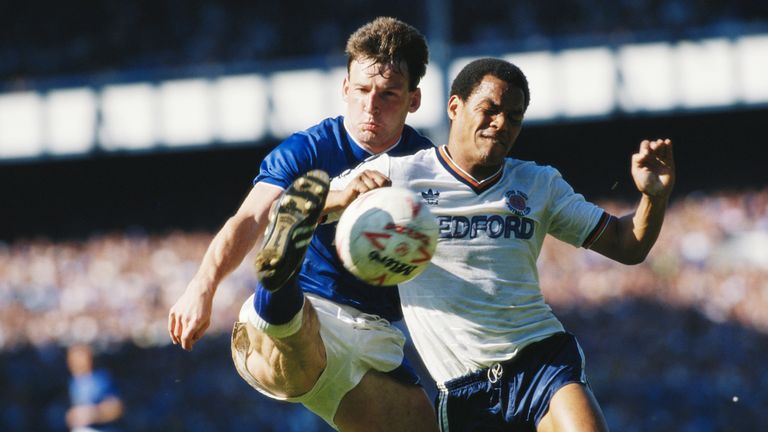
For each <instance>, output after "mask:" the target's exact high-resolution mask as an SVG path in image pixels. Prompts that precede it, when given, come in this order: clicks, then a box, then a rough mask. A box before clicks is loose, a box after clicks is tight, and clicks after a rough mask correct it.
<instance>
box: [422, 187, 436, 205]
mask: <svg viewBox="0 0 768 432" xmlns="http://www.w3.org/2000/svg"><path fill="white" fill-rule="evenodd" d="M421 197H422V198H423V199H424V202H426V203H427V204H428V205H437V203H438V199H439V198H440V192H439V191H438V190H437V189H435V190H434V191H433V190H432V189H427V191H426V192H422V193H421Z"/></svg>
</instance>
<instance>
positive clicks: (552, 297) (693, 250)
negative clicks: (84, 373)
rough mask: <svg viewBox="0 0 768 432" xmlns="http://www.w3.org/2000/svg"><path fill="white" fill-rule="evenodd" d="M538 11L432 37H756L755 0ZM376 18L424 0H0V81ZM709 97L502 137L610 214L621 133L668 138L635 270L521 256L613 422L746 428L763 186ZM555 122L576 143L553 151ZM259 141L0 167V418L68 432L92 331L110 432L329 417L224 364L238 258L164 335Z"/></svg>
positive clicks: (748, 148)
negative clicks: (190, 320)
mask: <svg viewBox="0 0 768 432" xmlns="http://www.w3.org/2000/svg"><path fill="white" fill-rule="evenodd" d="M426 1H427V0H425V4H427V3H426ZM436 3H439V2H438V1H437V0H435V2H432V3H430V4H436ZM556 3H557V8H556V9H554V6H553V5H554V4H555V3H554V2H536V1H533V0H524V1H516V2H505V1H502V0H488V1H485V2H476V1H471V0H452V1H448V2H444V4H445V6H446V7H447V8H448V10H449V18H450V20H451V26H450V27H451V28H452V29H453V30H452V31H451V32H450V34H449V35H448V36H449V38H450V39H449V41H448V42H449V43H450V44H451V45H452V47H453V48H455V49H456V50H457V51H462V52H472V51H477V52H488V51H489V50H493V49H494V48H495V47H499V46H504V50H507V51H509V50H511V49H515V48H520V49H529V48H539V49H540V48H545V49H557V48H559V47H561V46H564V45H579V44H583V43H585V41H594V40H598V39H599V40H601V41H603V42H607V43H611V42H612V41H645V40H653V39H654V38H659V39H663V40H675V39H677V38H685V37H707V36H731V35H741V34H749V33H752V32H763V33H765V32H768V4H766V2H764V1H760V0H744V1H739V2H733V1H730V2H729V1H724V0H714V1H706V2H704V1H697V0H667V1H659V0H640V1H630V0H621V1H614V2H607V1H598V0H567V1H562V2H556ZM42 11H45V12H44V13H43V12H42ZM489 11H490V12H492V13H489ZM379 14H388V15H395V16H398V17H400V18H402V19H404V20H406V21H408V22H409V23H412V24H414V25H416V26H417V27H419V28H423V29H426V28H428V26H429V24H428V22H429V17H428V14H429V10H428V7H427V6H419V7H414V4H413V2H411V1H406V0H395V1H390V2H387V5H383V4H374V3H369V2H357V1H353V0H341V1H339V0H337V1H334V2H331V1H328V0H318V1H315V2H308V3H305V4H303V7H301V8H296V7H293V6H291V3H289V2H282V3H280V2H267V1H265V0H255V1H247V2H246V1H241V0H232V1H227V2H219V1H214V0H191V1H185V2H182V1H179V0H159V1H147V0H139V1H134V2H99V1H96V0H76V1H74V2H53V1H44V2H26V3H25V2H2V3H0V90H2V91H5V90H23V89H31V88H39V86H40V85H43V86H44V85H45V83H48V82H57V83H66V82H67V81H68V80H69V79H71V78H72V77H78V78H77V79H78V80H80V81H82V80H83V79H88V77H90V76H94V77H96V76H97V77H99V79H100V80H103V79H105V78H104V77H109V76H111V75H121V76H123V75H125V74H138V75H141V74H143V73H146V72H147V71H157V70H164V71H168V70H175V71H181V70H183V71H185V72H184V73H188V72H189V70H190V69H192V70H194V69H195V68H198V67H207V66H214V67H216V66H221V65H226V66H227V67H233V65H236V64H239V63H253V62H261V61H278V60H279V61H287V60H286V59H293V58H309V57H311V58H313V59H315V60H317V61H318V62H322V61H323V60H322V59H324V58H328V57H339V56H340V55H341V54H342V53H341V47H343V45H344V40H345V37H346V35H347V34H348V33H349V32H350V31H351V30H353V29H354V28H356V27H357V26H358V25H359V24H360V23H361V22H363V21H365V20H367V19H369V18H370V17H371V16H373V15H379ZM286 17H289V18H286ZM478 22H482V25H477V23H478ZM84 77H85V78H84ZM41 83H42V84H41ZM725 111H728V112H707V113H695V114H687V115H685V116H675V115H673V116H670V117H663V118H662V117H650V116H648V117H647V118H640V119H629V120H628V119H607V120H600V121H594V122H591V123H580V124H567V125H544V126H537V127H533V128H530V129H526V130H525V131H524V133H523V135H521V148H520V149H515V151H516V152H517V153H516V155H517V156H518V157H521V158H526V159H534V160H537V161H540V162H542V163H548V164H552V165H554V166H556V167H558V168H559V169H561V171H562V172H563V174H564V175H565V177H566V178H567V179H569V181H571V182H572V184H574V186H575V187H576V189H577V190H580V191H583V192H584V193H585V195H587V196H588V197H589V198H590V199H595V200H596V201H598V202H601V203H603V204H604V205H605V206H606V207H608V208H609V209H612V210H613V209H622V208H625V207H626V206H627V199H631V197H632V196H633V195H632V191H631V186H630V185H628V183H627V181H626V171H627V167H628V159H627V158H628V154H629V153H628V150H627V149H628V147H627V146H632V147H633V146H634V145H635V142H636V141H637V140H639V139H640V138H643V137H645V135H646V134H650V135H651V136H657V135H663V134H665V133H667V132H668V131H669V130H672V131H674V133H673V138H675V139H676V142H677V143H679V144H680V146H679V147H678V148H677V152H678V153H677V155H678V156H679V157H678V164H679V173H680V174H679V181H678V189H677V191H676V193H675V195H674V199H673V203H672V207H671V209H670V212H669V215H668V218H667V221H666V222H665V227H664V230H663V231H662V234H661V237H660V239H659V242H658V244H657V245H656V247H655V249H654V250H653V252H652V253H651V255H650V257H649V259H648V260H647V261H646V262H645V263H644V264H642V265H639V266H635V267H631V268H627V267H623V266H619V265H616V264H613V263H611V262H610V261H608V260H605V259H603V258H601V257H599V256H597V255H596V254H594V253H591V252H587V251H581V250H575V249H573V248H570V247H568V246H564V245H562V244H560V243H558V242H556V241H549V240H548V241H547V245H546V246H545V248H544V253H543V254H542V257H541V259H540V263H539V264H540V265H539V268H540V276H541V282H542V286H543V287H544V292H545V296H546V297H547V299H548V301H549V302H550V303H551V304H552V305H553V307H554V308H555V311H556V313H557V314H558V316H560V317H561V318H562V320H563V321H564V323H565V325H566V327H567V328H568V329H569V330H571V331H572V332H573V333H575V334H576V335H577V336H578V337H579V340H580V342H581V344H582V345H583V347H584V349H585V352H586V357H587V372H588V374H589V377H590V381H591V384H592V386H593V387H594V389H595V393H596V395H597V397H598V399H599V400H600V402H601V405H602V407H603V409H604V411H605V414H606V417H607V420H608V423H609V425H610V426H611V429H612V430H615V431H629V432H633V431H638V432H641V431H642V432H646V431H681V432H688V431H690V432H694V431H695V432H709V431H711V432H715V431H751V430H760V428H761V427H763V425H764V422H765V413H764V410H765V407H766V406H768V369H766V368H764V367H762V365H761V359H766V358H768V316H766V314H765V313H764V311H765V310H766V308H768V282H766V281H768V246H766V245H768V241H766V237H768V234H766V233H768V189H766V187H768V183H766V181H765V171H764V163H763V162H762V161H763V159H762V158H760V157H758V156H757V155H758V150H757V149H756V145H755V141H748V140H746V139H742V138H739V137H738V136H734V132H733V131H737V133H740V134H743V137H755V136H760V137H762V136H763V135H764V134H763V132H762V129H763V128H762V124H763V123H764V118H765V110H762V111H761V110H752V111H741V110H740V107H731V109H729V110H725ZM673 114H674V113H673ZM574 136H578V137H585V140H586V141H588V142H587V144H588V145H589V147H587V148H588V149H591V151H586V150H585V147H584V146H578V145H574V144H573V142H572V141H571V139H570V138H571V137H574ZM616 143H621V144H616ZM259 144H260V145H261V146H260V147H257V146H251V147H249V148H240V149H234V150H233V149H216V148H213V149H207V150H205V151H197V152H190V153H184V152H181V153H175V154H152V153H150V154H142V155H121V154H116V155H102V154H93V155H89V156H88V157H87V158H86V159H83V160H75V161H69V160H57V161H46V160H40V161H34V160H33V161H23V162H20V163H19V164H12V163H9V164H4V165H0V192H1V194H0V196H1V197H2V200H0V430H2V431H63V430H66V426H65V424H64V420H63V419H64V412H65V410H66V407H67V406H68V401H67V394H66V390H67V389H66V385H67V379H68V375H67V370H66V364H65V347H66V346H67V345H69V344H71V343H73V342H88V343H90V344H92V345H93V346H94V347H95V349H96V352H97V361H98V362H99V363H101V364H103V365H104V366H106V367H108V368H109V370H110V371H111V372H112V374H113V376H114V377H115V379H116V380H117V384H118V387H119V388H120V390H121V393H122V397H123V399H124V401H125V403H126V413H127V414H126V416H125V419H124V420H123V426H124V429H125V430H129V431H134V430H135V431H219V430H220V431H235V432H237V431H251V430H254V429H253V428H254V425H258V428H259V429H258V430H263V431H273V430H274V431H302V432H304V431H313V430H316V431H327V430H329V429H328V427H327V426H326V425H325V424H323V423H322V421H321V420H319V419H318V418H316V417H314V416H313V415H311V414H310V413H308V412H307V411H306V410H304V409H303V408H301V407H299V406H294V405H288V404H279V403H276V402H273V401H270V400H268V399H266V398H264V397H261V396H260V395H258V394H257V393H255V392H254V391H252V390H251V389H250V388H249V387H248V386H247V384H245V383H244V382H243V381H242V380H240V379H239V378H238V376H237V374H236V373H235V371H234V368H233V367H232V364H231V359H230V354H229V348H228V344H229V340H228V338H229V336H228V332H229V330H230V328H231V327H230V326H231V323H232V320H233V317H234V316H235V314H236V312H237V310H238V309H239V304H240V302H241V301H242V299H243V298H244V297H246V296H247V295H248V294H249V291H250V289H251V286H252V283H253V275H252V273H251V272H250V269H249V268H248V266H247V265H244V266H243V267H242V268H241V269H239V270H238V271H237V272H235V273H234V274H233V275H232V276H231V277H230V278H229V279H227V280H226V282H225V283H224V286H222V287H221V288H220V294H219V297H218V298H217V301H216V303H215V305H214V307H215V311H214V316H213V322H212V328H211V332H212V333H211V335H209V336H208V337H206V338H205V339H203V340H202V341H201V342H200V344H199V345H198V346H197V347H196V348H195V350H194V351H193V352H191V353H185V352H182V351H181V350H180V349H178V348H177V347H173V346H171V345H170V341H169V339H168V336H167V330H166V317H167V313H168V308H169V306H170V305H171V302H172V301H173V300H174V299H175V298H176V296H177V295H178V294H179V293H180V292H181V290H183V289H184V286H185V284H186V283H187V282H188V281H189V279H190V277H191V275H192V273H193V272H194V271H195V270H196V268H197V265H198V263H199V260H200V257H201V256H202V254H203V251H204V248H205V247H206V245H207V242H208V241H209V240H210V238H211V235H212V233H213V232H214V230H215V229H216V227H217V226H218V225H220V224H221V223H222V222H223V221H224V218H225V217H226V215H227V214H229V213H230V211H231V210H232V209H233V208H234V206H236V205H237V203H238V202H239V200H240V199H241V198H242V196H243V195H244V194H245V193H246V191H247V188H248V186H249V184H250V179H251V178H252V176H253V175H254V174H255V171H256V169H257V167H258V163H259V161H260V158H261V157H263V154H264V152H265V151H266V150H268V148H269V147H270V146H271V145H273V144H275V143H274V142H266V143H259ZM622 158H624V159H622ZM625 159H626V163H625V162H624V161H625ZM169 167H173V169H174V171H173V172H172V173H171V172H169V171H168V170H169ZM201 172H205V173H208V175H200V173H201ZM596 173H600V175H599V176H596V175H595V174H596ZM606 179H609V180H606ZM411 354H412V355H413V354H414V353H413V352H412V353H411ZM421 374H422V376H423V377H424V378H426V381H427V382H426V386H427V389H428V390H429V391H430V392H431V393H432V394H434V391H435V390H434V386H432V385H431V384H430V383H429V380H428V376H427V375H426V372H425V371H424V370H423V369H422V370H421Z"/></svg>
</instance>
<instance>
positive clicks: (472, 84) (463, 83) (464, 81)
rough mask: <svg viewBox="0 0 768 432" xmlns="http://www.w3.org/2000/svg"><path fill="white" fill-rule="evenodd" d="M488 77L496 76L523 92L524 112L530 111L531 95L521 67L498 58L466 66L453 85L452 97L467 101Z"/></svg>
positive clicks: (481, 60) (476, 61) (482, 60)
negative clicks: (484, 78)
mask: <svg viewBox="0 0 768 432" xmlns="http://www.w3.org/2000/svg"><path fill="white" fill-rule="evenodd" d="M486 75H492V76H495V77H496V78H498V79H500V80H502V81H506V82H507V83H509V84H511V85H513V86H515V87H517V88H519V89H520V90H522V91H523V95H524V97H525V102H524V106H523V111H525V110H526V109H528V103H529V102H530V101H531V93H530V91H529V90H528V79H527V78H525V74H523V71H521V70H520V68H519V67H517V66H515V65H513V64H512V63H510V62H508V61H505V60H501V59H497V58H482V59H478V60H475V61H473V62H471V63H469V64H468V65H466V66H464V68H463V69H462V70H461V72H459V74H458V75H457V76H456V78H455V79H454V80H453V84H451V96H453V95H456V96H458V97H459V98H460V99H461V100H463V101H465V100H467V98H468V97H469V96H471V95H472V92H474V91H475V89H476V88H477V86H478V85H479V84H480V82H481V81H482V80H483V77H485V76H486Z"/></svg>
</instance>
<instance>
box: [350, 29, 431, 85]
mask: <svg viewBox="0 0 768 432" xmlns="http://www.w3.org/2000/svg"><path fill="white" fill-rule="evenodd" d="M345 52H346V54H347V72H349V66H350V65H351V64H352V61H353V60H362V59H372V60H373V61H374V62H375V63H376V64H381V65H388V64H389V65H393V66H395V68H397V69H398V70H399V67H400V64H401V63H403V62H405V64H406V66H407V68H408V89H409V90H410V91H413V90H416V88H417V87H418V86H419V81H421V79H422V78H423V77H424V74H425V73H426V72H427V63H428V62H429V50H428V48H427V41H426V39H425V38H424V35H422V34H421V33H420V32H419V31H418V30H417V29H416V28H415V27H413V26H411V25H409V24H406V23H404V22H402V21H400V20H398V19H395V18H390V17H379V18H376V19H375V20H373V21H371V22H369V23H368V24H365V25H364V26H362V27H360V28H359V29H357V30H356V31H355V32H354V33H352V35H351V36H350V37H349V39H348V40H347V48H346V50H345Z"/></svg>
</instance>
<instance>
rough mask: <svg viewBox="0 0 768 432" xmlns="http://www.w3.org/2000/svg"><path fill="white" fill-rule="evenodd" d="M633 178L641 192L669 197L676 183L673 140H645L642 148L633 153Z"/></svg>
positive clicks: (659, 196)
mask: <svg viewBox="0 0 768 432" xmlns="http://www.w3.org/2000/svg"><path fill="white" fill-rule="evenodd" d="M632 178H633V179H634V181H635V186H637V190H639V191H640V192H641V193H643V194H646V195H648V196H650V197H657V198H669V195H670V194H671V193H672V187H674V185H675V160H674V157H673V154H672V140H670V139H657V140H653V141H650V140H643V141H642V142H641V143H640V150H638V152H637V153H635V154H634V155H632Z"/></svg>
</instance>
